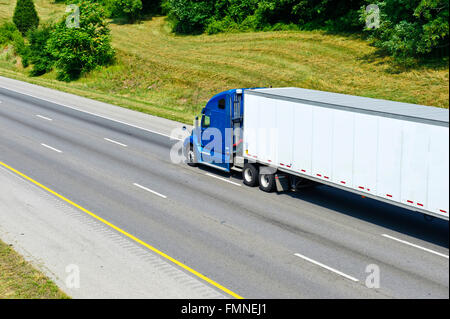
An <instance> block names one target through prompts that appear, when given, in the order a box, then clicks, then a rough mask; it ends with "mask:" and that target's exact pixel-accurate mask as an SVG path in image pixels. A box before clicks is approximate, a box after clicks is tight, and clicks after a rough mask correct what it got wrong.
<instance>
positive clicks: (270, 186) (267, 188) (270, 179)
mask: <svg viewBox="0 0 450 319" xmlns="http://www.w3.org/2000/svg"><path fill="white" fill-rule="evenodd" d="M259 189H260V190H262V191H264V192H266V193H271V192H273V191H274V190H275V174H260V175H259Z"/></svg>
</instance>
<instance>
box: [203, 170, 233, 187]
mask: <svg viewBox="0 0 450 319" xmlns="http://www.w3.org/2000/svg"><path fill="white" fill-rule="evenodd" d="M205 175H208V176H211V177H214V178H217V179H220V180H221V181H224V182H227V183H230V184H233V185H236V186H241V184H238V183H235V182H232V181H230V180H228V179H226V178H222V177H219V176H216V175H214V174H210V173H206V174H205Z"/></svg>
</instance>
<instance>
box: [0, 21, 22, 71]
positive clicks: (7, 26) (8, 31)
mask: <svg viewBox="0 0 450 319" xmlns="http://www.w3.org/2000/svg"><path fill="white" fill-rule="evenodd" d="M6 44H12V47H13V48H14V52H15V53H16V54H18V55H20V56H21V57H22V64H23V66H24V67H27V66H28V56H29V49H28V47H27V45H26V43H25V40H24V38H23V36H22V33H20V31H19V30H18V29H17V28H16V25H15V24H14V23H12V22H5V23H3V24H2V25H1V26H0V49H1V48H2V46H4V45H6Z"/></svg>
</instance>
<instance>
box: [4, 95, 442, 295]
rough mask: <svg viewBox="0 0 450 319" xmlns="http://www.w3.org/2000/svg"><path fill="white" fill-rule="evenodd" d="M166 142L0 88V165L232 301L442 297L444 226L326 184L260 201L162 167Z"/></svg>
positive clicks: (235, 179)
mask: <svg viewBox="0 0 450 319" xmlns="http://www.w3.org/2000/svg"><path fill="white" fill-rule="evenodd" d="M66 103H67V104H70V101H67V102H66ZM149 121H151V119H150V118H149ZM181 126H182V124H181V123H180V127H181ZM177 142H178V141H177V140H173V139H170V138H169V137H168V136H167V134H166V133H165V132H164V134H159V133H158V132H157V131H155V132H152V131H150V130H143V129H140V128H138V127H135V126H130V125H127V124H126V123H124V122H123V121H122V120H121V122H118V121H112V120H111V119H107V118H105V117H99V116H96V115H93V114H90V113H86V112H81V111H77V110H74V109H70V108H67V107H66V106H63V105H61V106H59V107H58V106H57V105H55V104H52V103H46V102H45V101H44V102H43V101H40V102H39V103H38V102H33V100H32V99H30V98H27V99H25V98H21V97H20V94H16V93H14V94H10V93H8V92H7V90H0V162H3V163H5V164H7V165H9V166H11V167H13V168H14V169H16V170H18V171H20V172H22V173H23V174H26V175H27V176H29V177H30V178H32V179H33V180H35V181H37V182H39V183H41V184H42V185H45V186H46V187H48V188H49V189H51V190H53V191H55V192H57V193H58V194H62V195H63V196H64V197H66V198H68V199H70V200H71V201H73V202H75V203H77V204H78V205H80V206H81V207H84V208H86V209H87V210H89V211H91V212H93V213H94V214H96V215H97V216H99V217H101V218H103V219H105V220H107V221H108V222H110V223H112V224H114V225H116V226H117V227H119V228H120V229H122V230H124V231H126V232H127V233H129V234H132V235H133V236H135V237H136V238H138V239H139V240H142V241H143V242H145V243H148V244H149V245H151V246H153V247H156V248H157V249H158V250H160V251H162V252H164V253H165V254H167V255H169V256H171V257H173V258H175V259H176V260H178V261H180V262H181V263H183V264H185V265H187V266H189V267H190V268H192V269H194V270H195V271H197V272H199V273H201V274H203V275H205V276H207V277H208V278H210V279H212V280H213V281H214V282H217V283H219V284H220V285H222V286H223V287H226V288H227V289H229V290H230V291H232V292H234V293H236V294H237V295H239V296H242V297H244V298H448V297H449V259H448V255H449V249H448V247H449V227H448V226H449V224H448V222H447V221H443V220H440V219H435V220H433V221H432V222H428V221H425V219H424V218H423V216H422V215H420V214H416V213H412V212H409V211H407V210H404V209H400V208H396V207H394V206H390V205H388V204H384V203H379V202H377V201H375V200H371V199H367V198H361V197H360V196H357V195H354V194H350V193H346V192H344V191H341V190H337V189H333V188H331V187H328V186H318V187H314V188H310V189H304V190H302V191H299V192H290V193H279V194H277V193H271V194H267V193H264V192H261V191H260V190H259V189H258V188H249V187H247V186H245V185H243V184H242V180H241V179H240V176H239V173H235V174H232V175H231V176H230V175H228V174H223V173H221V172H219V171H216V170H214V169H210V168H206V167H197V168H193V167H189V166H187V165H185V164H174V163H172V161H171V159H170V156H169V152H170V148H171V147H172V146H173V145H174V144H175V143H177ZM151 253H153V252H151V251H150V250H149V254H151ZM370 265H376V267H377V268H378V269H379V274H380V286H379V288H376V287H375V288H369V287H367V285H366V278H367V277H368V276H369V275H370V269H373V266H370ZM368 266H369V267H368ZM132 267H133V265H130V270H132ZM193 276H194V275H193Z"/></svg>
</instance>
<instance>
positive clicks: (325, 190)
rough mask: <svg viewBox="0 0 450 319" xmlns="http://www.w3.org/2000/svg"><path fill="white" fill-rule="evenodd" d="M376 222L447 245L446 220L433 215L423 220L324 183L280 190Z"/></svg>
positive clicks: (391, 228) (400, 231)
mask: <svg viewBox="0 0 450 319" xmlns="http://www.w3.org/2000/svg"><path fill="white" fill-rule="evenodd" d="M281 194H285V195H288V196H291V197H294V198H297V199H299V200H304V201H307V202H309V203H312V204H315V205H319V206H321V207H324V208H327V209H330V210H333V211H335V212H336V213H338V214H344V215H347V216H351V217H354V218H358V219H360V220H363V221H366V222H369V223H373V224H375V225H378V226H381V227H384V228H387V229H390V230H392V231H396V232H399V233H403V234H405V235H408V236H411V237H415V238H418V239H421V240H424V241H427V242H430V243H433V244H435V245H439V246H442V247H445V248H448V247H449V222H448V221H445V220H442V219H439V218H433V219H432V220H431V221H428V220H425V218H424V215H423V214H422V213H417V212H413V211H410V210H407V209H404V208H400V207H397V206H393V205H390V204H387V203H383V202H380V201H377V200H374V199H371V198H367V197H366V198H362V197H361V196H359V195H356V194H353V193H349V192H346V191H343V190H340V189H336V188H333V187H330V186H326V185H320V186H316V187H312V188H305V189H302V190H299V191H296V192H286V193H280V195H281Z"/></svg>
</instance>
